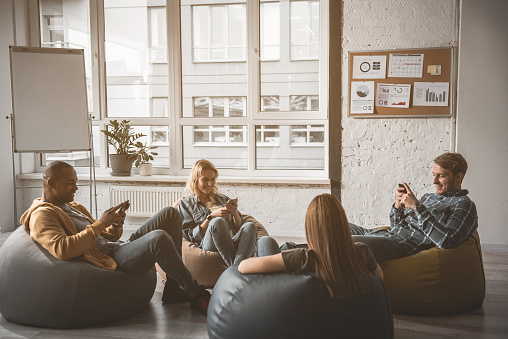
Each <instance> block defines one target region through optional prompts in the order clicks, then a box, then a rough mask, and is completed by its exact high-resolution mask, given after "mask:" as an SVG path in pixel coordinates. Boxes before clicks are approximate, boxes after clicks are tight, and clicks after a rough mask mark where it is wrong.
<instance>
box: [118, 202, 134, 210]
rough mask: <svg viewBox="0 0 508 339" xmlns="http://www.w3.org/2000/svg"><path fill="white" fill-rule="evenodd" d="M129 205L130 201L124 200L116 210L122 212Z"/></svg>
mask: <svg viewBox="0 0 508 339" xmlns="http://www.w3.org/2000/svg"><path fill="white" fill-rule="evenodd" d="M129 207H131V203H130V202H129V200H125V201H124V203H123V206H122V207H120V209H119V210H118V212H120V213H122V212H125V211H127V209H128V208H129Z"/></svg>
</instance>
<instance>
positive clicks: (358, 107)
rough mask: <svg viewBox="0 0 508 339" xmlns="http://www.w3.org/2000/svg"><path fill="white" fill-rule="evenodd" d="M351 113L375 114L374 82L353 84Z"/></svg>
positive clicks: (355, 82)
mask: <svg viewBox="0 0 508 339" xmlns="http://www.w3.org/2000/svg"><path fill="white" fill-rule="evenodd" d="M350 113H351V114H359V113H374V81H352V82H351V105H350Z"/></svg>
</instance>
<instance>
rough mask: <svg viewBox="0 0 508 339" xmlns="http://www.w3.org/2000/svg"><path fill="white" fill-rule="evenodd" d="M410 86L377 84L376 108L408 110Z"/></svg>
mask: <svg viewBox="0 0 508 339" xmlns="http://www.w3.org/2000/svg"><path fill="white" fill-rule="evenodd" d="M410 97H411V85H410V84H377V95H376V106H382V107H393V108H409V99H410Z"/></svg>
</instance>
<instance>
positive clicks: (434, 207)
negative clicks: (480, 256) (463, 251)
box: [384, 190, 478, 255]
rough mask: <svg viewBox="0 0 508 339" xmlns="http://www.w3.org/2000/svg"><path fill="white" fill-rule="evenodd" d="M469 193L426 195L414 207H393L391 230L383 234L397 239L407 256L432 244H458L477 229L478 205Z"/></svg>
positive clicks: (442, 246) (450, 245)
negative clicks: (470, 197)
mask: <svg viewBox="0 0 508 339" xmlns="http://www.w3.org/2000/svg"><path fill="white" fill-rule="evenodd" d="M468 193H469V192H468V191H467V190H458V191H451V192H446V193H445V194H442V195H439V194H436V193H430V194H425V195H423V197H422V198H421V199H420V203H421V205H418V206H416V207H415V209H414V210H412V209H410V208H405V209H403V208H400V209H396V208H395V207H393V206H392V210H391V212H390V226H391V230H390V231H389V232H387V234H384V235H387V236H391V237H393V238H394V239H396V240H397V241H398V242H399V243H400V244H401V245H402V247H403V248H405V249H406V250H407V251H408V255H409V254H413V253H416V252H419V251H422V250H424V249H428V248H430V247H433V246H437V247H438V248H453V247H456V246H458V245H460V244H461V243H462V242H463V241H464V240H465V239H466V238H467V237H468V236H469V235H470V234H471V233H473V232H474V230H476V229H477V228H478V215H477V212H476V206H475V204H474V202H472V201H471V199H469V197H468V196H467V194H468ZM385 232H386V231H385Z"/></svg>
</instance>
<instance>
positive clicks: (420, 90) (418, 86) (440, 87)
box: [413, 82, 450, 106]
mask: <svg viewBox="0 0 508 339" xmlns="http://www.w3.org/2000/svg"><path fill="white" fill-rule="evenodd" d="M449 96H450V83H449V82H415V83H414V93H413V106H448V98H449Z"/></svg>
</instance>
